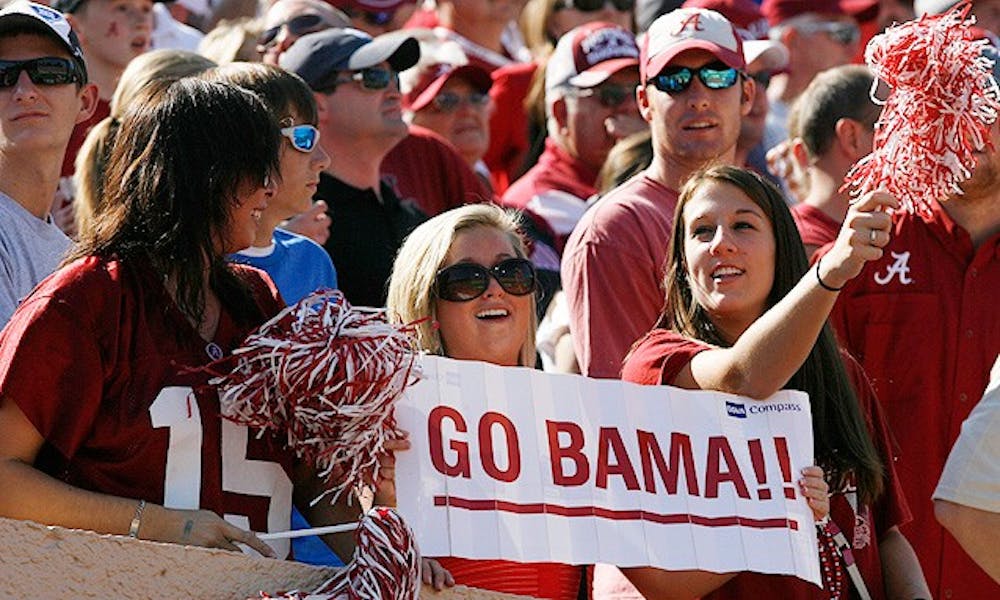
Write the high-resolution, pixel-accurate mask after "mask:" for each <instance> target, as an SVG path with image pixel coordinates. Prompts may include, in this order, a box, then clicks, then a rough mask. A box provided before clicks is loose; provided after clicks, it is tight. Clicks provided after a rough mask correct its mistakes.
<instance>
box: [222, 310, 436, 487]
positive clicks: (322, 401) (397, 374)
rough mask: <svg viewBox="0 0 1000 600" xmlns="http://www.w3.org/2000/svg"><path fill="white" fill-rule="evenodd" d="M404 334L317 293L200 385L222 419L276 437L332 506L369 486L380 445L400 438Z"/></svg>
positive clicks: (410, 360)
mask: <svg viewBox="0 0 1000 600" xmlns="http://www.w3.org/2000/svg"><path fill="white" fill-rule="evenodd" d="M412 331H413V327H412V326H395V325H391V324H389V323H388V322H387V321H386V318H385V311H382V310H376V309H369V308H358V307H352V306H351V305H350V304H349V303H348V302H347V300H345V299H344V297H343V294H341V293H340V292H339V291H336V290H320V291H318V292H314V293H313V294H311V295H309V296H306V297H305V298H303V299H302V300H301V301H300V302H298V303H297V304H296V305H295V306H291V307H289V308H286V309H285V310H283V311H282V312H280V313H279V314H278V315H277V316H275V317H274V318H273V319H271V320H270V321H268V322H267V323H264V324H263V325H262V326H261V327H260V328H259V329H258V330H257V331H256V332H255V333H253V334H251V335H250V336H249V337H247V339H246V341H245V342H244V343H243V345H242V346H241V347H240V348H238V349H236V350H235V351H234V352H233V356H232V357H231V358H229V359H224V360H223V361H219V363H215V364H214V365H212V366H214V367H218V366H219V365H220V364H221V363H225V364H229V362H231V361H235V363H236V366H235V367H234V368H233V369H232V371H231V372H230V373H229V374H227V375H222V376H219V377H215V378H214V379H212V380H211V382H210V383H211V384H212V385H214V386H216V388H217V389H218V391H219V400H220V404H221V410H222V415H223V416H224V417H225V418H227V419H229V420H231V421H233V422H235V423H239V424H242V425H247V426H248V427H251V428H255V429H258V430H259V432H260V433H259V435H263V433H264V432H276V433H278V434H284V436H285V437H286V438H287V444H288V446H289V447H290V448H291V449H293V450H294V451H295V453H296V455H297V456H298V457H300V458H302V459H304V460H306V461H308V462H310V463H311V464H314V465H316V467H317V470H318V471H319V473H320V476H321V477H323V478H324V479H325V483H326V486H325V487H326V489H327V492H326V493H325V494H333V497H332V501H334V502H335V501H336V500H337V499H338V498H339V497H340V494H342V493H343V492H344V490H347V489H353V488H356V487H361V486H369V487H373V486H374V485H375V484H376V483H377V480H378V469H379V464H378V456H379V455H380V454H382V453H383V452H384V444H385V442H386V441H387V440H392V439H399V438H400V437H402V432H401V431H399V429H398V428H397V427H396V422H395V419H394V418H393V407H394V404H395V401H396V400H397V399H398V398H399V396H400V395H401V394H402V393H403V390H405V389H406V387H407V386H409V385H411V384H413V383H415V382H416V380H417V379H418V377H419V374H418V373H417V371H416V369H415V366H414V359H415V357H416V355H415V353H414V352H413V349H412V342H411V338H410V334H411V332H412ZM325 494H324V495H325ZM320 498H322V496H321V497H320ZM320 498H317V499H316V500H314V502H318V501H319V500H320Z"/></svg>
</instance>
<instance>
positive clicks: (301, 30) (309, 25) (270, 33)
mask: <svg viewBox="0 0 1000 600" xmlns="http://www.w3.org/2000/svg"><path fill="white" fill-rule="evenodd" d="M322 24H323V17H321V16H319V15H299V16H297V17H292V18H291V19H288V20H287V21H285V22H284V23H279V24H277V25H275V26H274V27H271V28H270V29H266V30H264V33H262V34H260V37H259V38H257V45H258V46H259V47H260V48H261V49H266V48H268V47H269V46H271V45H272V44H273V43H274V39H275V38H276V37H278V32H280V31H281V28H282V27H288V31H289V32H290V33H292V34H293V35H296V36H302V35H305V34H307V33H313V32H314V31H316V28H317V27H319V26H320V25H322ZM261 51H263V50H261Z"/></svg>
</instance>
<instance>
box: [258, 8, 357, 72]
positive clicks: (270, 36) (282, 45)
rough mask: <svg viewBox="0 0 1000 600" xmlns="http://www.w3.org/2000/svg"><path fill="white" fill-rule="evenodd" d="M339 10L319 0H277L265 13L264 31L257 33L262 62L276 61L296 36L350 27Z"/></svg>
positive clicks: (297, 37) (348, 21) (345, 16)
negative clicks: (333, 28)
mask: <svg viewBox="0 0 1000 600" xmlns="http://www.w3.org/2000/svg"><path fill="white" fill-rule="evenodd" d="M350 26H351V21H350V19H349V18H348V17H347V15H345V14H344V13H343V12H341V11H340V10H337V9H336V8H334V7H332V6H330V5H329V4H327V3H326V2H321V1H320V0H278V1H277V2H275V3H274V4H272V5H271V8H269V9H267V13H265V14H264V31H262V32H261V34H260V36H258V37H257V52H259V53H260V62H262V63H264V64H265V65H275V66H277V65H278V64H279V59H280V58H281V55H282V54H283V53H284V52H285V51H286V50H288V49H289V48H290V47H291V46H292V44H294V43H295V40H297V39H299V38H300V37H302V36H304V35H306V34H308V33H315V32H317V31H322V30H324V29H330V28H332V27H350Z"/></svg>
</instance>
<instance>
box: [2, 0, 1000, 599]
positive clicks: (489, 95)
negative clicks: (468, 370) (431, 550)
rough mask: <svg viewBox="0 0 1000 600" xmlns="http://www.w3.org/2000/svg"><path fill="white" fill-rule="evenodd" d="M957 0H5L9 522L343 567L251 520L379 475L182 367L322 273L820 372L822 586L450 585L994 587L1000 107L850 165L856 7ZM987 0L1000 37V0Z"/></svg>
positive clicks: (618, 340)
mask: <svg viewBox="0 0 1000 600" xmlns="http://www.w3.org/2000/svg"><path fill="white" fill-rule="evenodd" d="M0 4H3V3H0ZM954 4H956V1H954V0H916V2H908V1H906V0H762V1H761V2H755V1H753V0H687V1H686V2H683V3H681V2H671V1H670V0H424V1H423V2H422V3H419V4H417V3H414V1H413V0H326V1H324V0H276V1H273V2H269V1H267V0H174V1H171V2H153V1H152V0H56V1H55V2H53V3H52V5H51V6H46V5H44V4H36V3H32V2H29V1H28V0H16V1H14V2H9V3H6V6H5V7H4V8H3V9H2V10H0V324H2V325H3V326H4V329H3V332H2V333H0V489H3V490H5V491H4V492H3V493H2V494H0V515H2V516H6V517H14V518H22V519H31V520H35V521H39V522H42V523H47V524H56V525H63V526H67V527H78V528H85V529H91V530H94V531H99V532H104V533H113V534H122V535H131V536H133V537H140V538H143V539H152V540H159V541H165V542H175V543H186V544H194V545H203V546H212V547H221V548H228V549H238V548H239V546H237V545H236V544H240V545H241V546H243V547H249V548H252V549H254V550H255V551H257V552H259V553H261V554H265V555H268V556H276V557H279V558H285V557H290V556H294V557H295V558H296V559H298V560H303V561H308V562H314V563H317V564H340V562H339V561H341V560H343V559H344V558H345V557H348V556H349V553H350V551H351V545H352V541H351V539H350V536H347V535H342V534H341V535H327V536H323V538H322V540H320V539H318V538H313V539H311V540H310V539H306V540H302V541H299V540H297V541H296V543H295V545H294V552H293V551H292V550H291V548H290V547H289V544H287V543H282V542H270V543H265V542H262V541H261V540H260V539H259V538H257V537H256V536H255V535H254V533H253V532H254V531H257V532H263V531H271V530H281V529H287V528H288V527H289V526H290V523H294V526H296V527H308V526H310V525H313V526H317V525H324V524H328V523H334V522H342V521H344V520H347V519H350V518H353V517H355V516H356V515H357V510H358V509H357V506H358V504H357V503H356V502H355V503H348V502H347V500H346V497H345V498H344V499H342V502H339V503H338V504H329V503H325V502H321V503H315V504H314V503H312V502H311V500H312V499H313V498H315V497H316V496H317V495H318V490H319V489H320V485H321V484H320V480H319V478H318V477H317V475H316V474H315V473H313V472H312V470H311V469H310V467H308V466H307V465H304V464H300V463H299V462H298V461H296V459H295V458H294V456H292V454H291V453H290V452H289V451H288V450H287V449H285V448H283V447H282V445H281V443H280V440H276V439H271V438H269V437H267V436H263V437H260V436H255V435H250V436H248V433H247V430H246V428H245V427H239V426H236V425H234V424H232V423H229V422H223V421H220V419H219V418H218V411H219V408H218V398H217V397H216V395H215V394H214V393H213V392H210V391H209V388H208V387H207V386H206V383H207V381H206V377H207V376H206V375H205V374H204V372H200V374H199V372H198V371H197V370H196V369H193V368H192V367H198V366H201V365H204V364H207V363H208V362H210V361H212V360H217V359H218V358H221V357H223V356H225V355H227V354H229V353H230V352H231V351H232V350H233V349H234V348H235V347H236V346H237V345H238V344H239V342H240V341H242V339H243V337H244V336H245V335H246V333H247V332H248V331H250V330H252V329H253V328H254V327H255V326H257V325H259V324H260V323H262V322H263V321H265V320H266V319H267V318H269V317H270V316H272V315H274V314H275V313H276V312H277V311H278V310H280V308H281V307H282V306H283V305H285V304H286V303H294V302H297V301H298V300H299V299H301V298H302V297H304V296H306V295H307V294H308V293H309V292H311V291H313V290H315V289H317V288H321V287H331V288H333V287H336V288H339V289H340V290H341V291H343V293H344V295H345V297H346V299H347V300H348V301H349V302H351V303H352V304H355V305H360V306H373V307H387V309H388V314H389V316H390V318H392V319H395V320H397V321H399V322H403V323H409V322H413V321H420V320H421V319H424V320H423V321H421V323H422V324H421V325H419V326H418V327H417V331H416V335H415V342H414V343H415V345H416V347H417V348H418V349H419V350H421V351H425V352H429V353H434V354H440V355H445V356H449V357H452V358H457V359H465V360H481V361H486V362H490V363H494V364H498V365H505V366H528V367H537V368H543V369H545V370H549V371H557V372H572V373H581V374H583V375H586V376H588V377H593V378H621V379H625V380H628V381H634V382H637V383H641V384H646V385H674V386H678V387H682V388H689V389H708V390H720V391H724V392H730V393H735V394H740V395H743V396H747V397H750V398H760V399H763V398H766V397H768V396H770V395H771V394H773V393H774V392H776V391H777V390H779V389H782V388H785V387H788V388H792V389H798V390H803V391H806V392H808V393H809V395H810V399H811V402H812V413H813V419H814V421H813V431H814V436H815V444H816V446H815V447H816V453H815V454H816V466H814V467H810V468H807V469H806V470H804V471H803V473H802V475H801V476H802V479H801V481H800V483H801V485H802V490H803V493H804V494H805V496H806V497H807V498H808V499H809V503H810V506H811V507H812V509H813V511H814V513H815V514H816V517H817V520H818V523H820V525H819V527H820V529H819V531H820V538H821V540H822V539H824V538H826V539H828V540H832V542H831V543H830V544H828V545H827V546H826V550H825V551H823V550H818V551H819V552H820V554H821V557H822V559H823V560H824V564H825V565H830V566H831V569H832V570H833V571H835V572H837V573H839V574H840V577H839V579H838V578H836V577H834V578H833V579H831V580H828V581H827V588H826V589H821V588H818V587H816V586H812V585H809V584H806V583H804V582H802V581H798V580H795V579H794V578H790V577H779V576H766V575H761V574H755V573H739V574H736V573H729V574H716V573H700V572H669V571H663V570H658V569H650V568H644V569H636V568H631V569H623V570H622V571H619V570H618V569H617V568H616V567H614V566H612V565H560V564H521V563H513V562H506V561H474V560H465V559H461V558H455V557H429V558H427V559H425V560H424V562H423V568H424V578H425V581H427V582H428V583H431V584H433V585H435V586H436V587H439V588H440V587H443V586H450V585H454V584H455V583H459V584H465V585H471V586H474V587H481V588H486V589H492V590H496V591H501V592H508V593H516V594H524V595H528V596H534V597H541V598H557V599H575V598H594V599H597V600H600V599H620V598H641V597H643V595H645V597H648V598H661V597H705V598H718V599H722V598H765V597H775V598H779V597H780V598H816V599H819V598H823V599H828V598H845V599H846V598H860V599H869V598H874V599H879V598H887V599H897V598H899V599H909V600H915V599H919V598H924V599H929V598H931V597H935V598H945V599H948V600H951V599H958V598H969V599H979V598H990V597H1000V553H998V552H996V550H995V548H993V547H992V545H993V544H994V542H993V540H994V539H995V536H996V535H997V533H998V532H1000V474H998V472H997V466H996V465H997V464H1000V447H998V442H997V441H996V440H998V439H1000V426H998V424H1000V417H998V416H996V415H997V405H998V401H997V399H998V389H1000V388H998V386H997V384H996V381H997V378H998V376H1000V361H998V354H1000V310H998V309H997V302H996V299H995V298H996V293H997V290H998V289H1000V124H994V125H993V126H992V134H991V136H992V139H991V140H990V141H991V143H990V144H988V145H987V146H986V147H984V148H983V149H982V150H981V151H978V152H977V159H978V163H977V165H976V167H975V168H974V169H973V170H972V172H971V177H970V178H969V179H968V180H967V181H966V182H965V183H963V184H962V185H961V190H960V193H959V192H956V193H954V194H953V195H952V196H951V197H949V198H947V199H935V198H925V199H923V200H925V201H926V204H927V206H929V208H928V209H927V210H925V211H917V212H908V211H904V210H895V209H897V208H898V207H899V206H900V199H898V198H894V197H892V196H891V195H889V194H886V193H884V192H880V191H876V192H872V193H869V194H866V195H864V196H861V197H860V198H852V197H851V196H850V194H849V192H848V191H847V190H844V189H843V188H842V187H841V184H842V182H843V180H844V177H845V175H846V174H847V172H848V170H849V169H850V167H851V165H853V164H854V163H855V162H856V161H858V160H859V159H860V158H862V157H864V156H865V155H867V154H869V153H870V152H871V151H872V148H873V143H874V140H875V137H876V132H877V127H878V125H877V122H878V120H879V116H880V107H879V105H878V104H877V102H876V100H874V99H876V98H878V97H884V94H886V93H888V90H887V89H885V86H884V85H882V86H881V87H880V86H879V85H878V83H879V82H877V81H875V80H874V78H873V76H872V74H871V72H870V71H869V70H868V68H867V67H865V66H863V64H860V63H861V62H862V60H861V59H862V55H863V48H864V44H865V42H866V40H867V39H870V38H871V37H872V36H873V35H875V34H877V33H878V32H879V31H881V30H882V29H884V28H885V27H887V26H889V25H891V24H892V23H894V22H902V21H906V20H909V19H912V18H915V17H918V16H919V15H923V14H938V13H941V12H945V11H947V10H949V9H950V8H951V7H952V6H953V5H954ZM971 11H972V14H973V15H975V16H976V18H977V22H976V26H975V27H974V28H973V36H974V37H977V38H983V39H986V40H988V44H987V46H986V50H984V52H986V53H987V54H989V55H990V56H991V57H995V56H996V55H997V51H996V46H997V39H996V36H995V35H994V33H993V32H996V31H1000V0H975V1H974V2H973V3H972V9H971ZM995 72H997V73H1000V67H997V68H996V69H995ZM428 317H430V319H427V318H428ZM995 363H996V368H994V366H995ZM991 369H993V371H994V374H993V379H992V381H993V384H992V385H990V382H991V375H990V374H991ZM984 394H985V396H984ZM960 435H961V441H960V442H959V444H957V445H956V444H955V443H956V440H958V439H960ZM953 445H956V449H955V454H954V455H953V456H952V457H951V459H949V453H950V452H951V450H952V447H953ZM407 448H408V443H407V442H406V441H405V440H404V441H398V442H394V443H393V444H390V446H389V448H388V450H390V453H389V454H387V455H386V456H383V457H382V473H383V475H385V476H386V478H385V481H387V483H385V484H383V486H382V487H380V488H379V489H378V492H377V494H376V496H377V497H376V501H380V502H385V503H389V504H391V503H392V502H394V490H393V488H392V485H391V481H392V474H393V468H394V466H393V465H394V461H393V457H392V454H391V451H406V450H407ZM250 463H253V464H254V465H255V466H254V467H253V468H249V467H247V468H244V467H243V466H242V465H244V464H250ZM946 463H947V464H946ZM229 471H231V472H233V473H239V474H238V475H232V474H229V475H226V474H225V473H224V472H229ZM942 473H944V476H943V477H942ZM939 481H940V485H938V482H939ZM761 551H766V549H761ZM838 581H839V582H840V583H839V584H838V583H836V582H838Z"/></svg>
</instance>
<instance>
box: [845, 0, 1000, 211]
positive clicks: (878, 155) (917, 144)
mask: <svg viewBox="0 0 1000 600" xmlns="http://www.w3.org/2000/svg"><path fill="white" fill-rule="evenodd" d="M969 8H970V5H969V4H968V2H963V3H961V4H959V5H958V6H956V7H955V8H954V9H952V10H951V11H950V12H948V13H947V14H944V15H935V16H924V17H922V18H920V19H919V20H916V21H910V22H907V23H904V24H902V25H897V26H893V27H890V28H889V29H887V30H886V31H885V32H884V33H882V34H880V35H877V36H875V37H874V38H872V40H871V42H869V44H868V47H867V48H866V49H865V61H866V62H867V63H868V66H869V67H870V68H871V70H872V72H873V73H874V75H875V77H876V80H881V81H884V82H886V83H887V84H889V85H890V86H891V87H892V90H891V91H890V92H889V97H888V99H887V100H886V101H885V106H884V108H883V110H882V116H881V118H880V119H879V122H878V124H877V125H876V128H875V138H874V144H873V146H874V148H875V149H874V151H873V152H872V153H871V154H869V155H868V156H866V157H864V158H863V159H861V160H860V161H858V162H857V163H856V164H855V165H854V167H853V168H852V169H851V171H850V172H849V173H848V174H847V177H846V178H845V183H844V187H845V188H850V189H851V194H852V195H853V196H859V195H862V194H864V193H866V192H870V191H872V190H876V189H880V188H881V189H885V190H888V191H889V192H891V193H892V194H894V195H895V196H896V197H897V198H898V199H899V200H900V202H901V204H902V205H903V206H904V207H905V208H906V209H908V210H910V211H913V210H915V209H916V210H925V209H926V208H927V207H928V202H930V200H931V199H936V200H944V199H946V198H947V197H948V196H950V195H952V194H960V193H961V189H960V188H959V184H960V183H961V182H963V181H965V180H966V179H968V178H969V176H970V174H971V171H972V169H973V168H974V167H975V165H976V156H975V152H976V151H977V150H982V149H983V148H985V147H986V145H987V144H989V143H990V135H989V132H990V125H991V124H992V123H993V121H995V120H996V118H997V111H998V109H1000V91H998V89H997V83H996V81H994V79H993V61H992V60H991V59H990V58H987V57H985V56H983V49H984V47H985V46H986V45H987V44H988V42H987V41H986V40H975V39H973V38H974V37H975V36H974V34H973V33H972V30H971V25H972V23H973V20H972V19H967V18H966V17H967V15H968V13H969ZM876 83H877V81H876ZM873 96H874V91H873Z"/></svg>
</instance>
